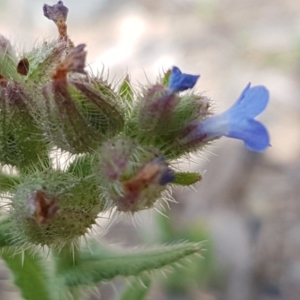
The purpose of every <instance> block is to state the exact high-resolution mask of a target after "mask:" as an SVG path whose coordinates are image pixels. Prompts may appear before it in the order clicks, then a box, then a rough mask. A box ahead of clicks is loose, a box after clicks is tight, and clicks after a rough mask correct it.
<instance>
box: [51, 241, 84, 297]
mask: <svg viewBox="0 0 300 300" xmlns="http://www.w3.org/2000/svg"><path fill="white" fill-rule="evenodd" d="M52 253H53V255H54V257H55V266H56V275H57V278H58V279H59V278H60V274H62V273H64V272H65V271H67V270H70V269H72V268H73V267H74V266H75V265H76V264H77V263H78V261H79V259H80V253H79V243H78V242H77V241H73V242H72V243H66V244H65V245H64V246H63V247H62V248H61V249H59V250H56V249H52ZM57 285H58V286H60V287H61V288H60V290H61V291H60V294H61V296H62V298H63V294H64V293H66V292H68V293H69V295H71V296H72V299H73V300H82V299H83V298H82V294H81V291H80V290H79V288H75V287H71V288H70V287H66V286H65V285H62V283H61V282H59V283H58V284H57Z"/></svg>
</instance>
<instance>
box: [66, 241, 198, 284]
mask: <svg viewBox="0 0 300 300" xmlns="http://www.w3.org/2000/svg"><path fill="white" fill-rule="evenodd" d="M200 251H201V246H200V244H199V243H180V244H174V245H170V246H163V247H160V248H157V249H152V250H143V251H139V252H138V251H136V252H130V253H128V252H125V251H123V252H121V251H119V252H112V251H111V250H108V249H103V248H99V247H98V248H97V249H94V248H93V249H92V253H91V252H88V251H85V252H84V253H82V256H81V259H80V261H79V262H78V263H77V264H76V265H74V266H73V267H70V269H69V270H66V271H65V272H64V273H62V274H61V276H62V280H63V281H64V283H65V285H67V286H69V287H72V286H78V285H93V284H95V283H98V282H101V281H109V280H112V279H113V278H115V277H116V276H125V277H128V276H146V274H149V275H150V274H151V272H153V271H163V270H164V269H165V268H166V267H170V266H172V265H174V264H176V263H178V262H181V261H182V260H183V259H184V258H186V257H189V256H192V255H195V254H197V253H199V252H200Z"/></svg>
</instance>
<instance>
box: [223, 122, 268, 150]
mask: <svg viewBox="0 0 300 300" xmlns="http://www.w3.org/2000/svg"><path fill="white" fill-rule="evenodd" d="M226 136H228V137H231V138H236V139H241V140H243V141H244V143H245V145H246V147H247V148H248V149H250V150H252V151H257V152H261V151H264V150H266V148H268V147H269V146H270V136H269V133H268V131H267V129H266V127H265V126H264V125H263V124H261V123H260V122H258V121H255V120H244V121H243V122H240V123H239V124H234V123H231V124H229V131H228V133H227V134H226Z"/></svg>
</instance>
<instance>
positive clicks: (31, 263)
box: [1, 250, 57, 300]
mask: <svg viewBox="0 0 300 300" xmlns="http://www.w3.org/2000/svg"><path fill="white" fill-rule="evenodd" d="M13 251H14V250H10V251H4V252H2V253H1V256H2V259H3V260H4V261H5V263H6V265H7V267H8V268H9V269H10V271H11V272H12V274H13V277H14V283H15V285H16V286H17V287H18V288H19V289H20V292H21V295H22V297H23V299H26V300H40V299H43V300H57V298H56V297H54V291H55V287H54V286H52V287H50V283H51V280H50V278H49V276H47V273H46V270H45V266H44V264H45V259H44V258H41V257H40V256H39V255H38V254H37V253H35V254H32V253H30V252H29V251H28V250H25V251H23V252H22V253H19V254H14V252H13Z"/></svg>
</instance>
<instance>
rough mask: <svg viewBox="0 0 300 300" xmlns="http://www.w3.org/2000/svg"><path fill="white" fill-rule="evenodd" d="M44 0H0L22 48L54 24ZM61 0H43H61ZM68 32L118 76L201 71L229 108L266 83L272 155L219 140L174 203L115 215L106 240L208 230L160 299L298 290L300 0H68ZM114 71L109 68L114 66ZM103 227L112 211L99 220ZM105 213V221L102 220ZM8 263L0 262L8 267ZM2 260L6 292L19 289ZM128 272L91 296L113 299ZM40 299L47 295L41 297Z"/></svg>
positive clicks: (218, 102)
mask: <svg viewBox="0 0 300 300" xmlns="http://www.w3.org/2000/svg"><path fill="white" fill-rule="evenodd" d="M44 3H45V2H44V0H43V1H41V0H34V1H25V0H0V33H1V34H3V35H4V36H6V37H8V38H9V39H10V40H11V41H12V43H13V44H14V45H16V47H17V49H18V50H19V51H20V53H21V52H22V51H24V50H29V49H30V48H31V47H32V46H33V45H35V44H37V43H39V42H41V41H43V39H45V38H56V37H57V32H56V27H55V25H54V24H53V23H52V22H51V21H49V20H47V19H46V18H45V17H44V16H43V12H42V6H43V4H44ZM55 3H56V1H50V0H49V1H47V4H49V5H54V4H55ZM64 4H65V5H66V6H67V7H69V10H70V11H69V18H68V27H69V35H70V37H71V39H72V40H73V41H74V43H75V45H76V44H79V43H86V44H87V51H88V58H87V59H88V63H89V64H90V68H91V70H92V71H93V72H96V71H97V70H100V71H102V70H104V72H105V74H107V76H109V78H110V79H112V80H115V82H118V81H119V80H120V79H121V78H122V77H123V76H124V75H125V74H126V73H127V72H129V73H130V76H131V80H132V83H133V84H139V83H145V82H147V81H152V82H155V80H156V79H155V78H156V76H157V75H158V74H159V73H161V72H162V71H163V70H166V69H168V68H169V67H171V66H172V65H176V66H178V67H180V68H181V69H182V71H184V72H185V73H190V74H201V78H200V80H199V81H198V83H197V89H198V90H199V91H203V92H204V93H205V94H206V95H207V96H208V97H210V98H211V99H212V100H213V101H214V107H215V112H221V111H223V110H224V109H226V108H227V107H228V106H230V105H231V104H232V103H233V102H234V101H235V100H236V99H237V97H238V96H239V95H240V93H241V91H242V90H243V88H244V87H245V86H246V85H247V83H248V82H251V83H252V84H253V85H260V84H263V85H265V86H267V88H268V89H269V90H270V94H271V99H270V105H269V107H268V109H267V110H266V111H265V112H264V114H263V115H262V116H261V117H260V120H261V121H262V122H263V123H264V124H266V126H267V127H268V129H269V132H270V135H271V143H272V147H271V148H270V149H268V150H267V151H266V152H265V153H262V154H257V153H252V152H250V151H247V150H246V149H245V148H244V146H243V144H242V142H241V141H235V140H227V139H222V140H220V141H217V142H216V143H215V144H214V145H213V146H212V147H211V148H210V149H209V150H210V151H207V153H204V154H203V153H201V155H198V156H197V155H196V156H195V157H193V162H190V163H182V167H183V168H185V169H189V170H193V171H203V172H204V171H205V175H204V178H203V180H202V181H201V182H200V183H199V184H197V185H196V186H195V190H196V191H195V190H193V189H178V190H175V191H174V193H173V196H174V198H175V199H176V201H178V203H177V204H172V205H171V210H166V211H165V212H164V213H165V214H167V215H168V216H169V218H165V217H162V216H161V215H160V214H158V213H157V212H155V211H152V212H150V213H144V214H140V215H138V216H136V223H138V225H136V226H133V222H125V223H124V222H123V221H120V222H118V223H117V222H115V223H113V225H112V226H111V228H110V230H109V232H108V234H106V235H105V237H103V238H101V239H106V240H107V241H108V242H110V243H115V244H118V245H122V246H128V247H132V246H137V245H141V244H143V245H145V244H146V245H153V244H157V245H158V244H162V243H168V242H172V241H174V240H182V239H184V240H186V239H189V240H195V241H199V240H206V242H205V244H204V245H205V246H204V247H205V248H206V249H207V250H206V251H205V252H203V258H202V259H197V260H195V261H194V262H192V263H187V264H186V267H185V268H179V269H178V270H177V272H175V273H173V274H168V275H167V276H166V277H165V278H161V279H159V280H157V281H156V282H154V284H153V287H152V290H151V292H150V294H149V296H148V299H149V300H150V299H155V300H164V299H167V300H196V299H197V300H198V299H199V300H273V299H274V300H275V299H276V300H299V299H300V196H299V195H300V84H299V82H300V3H299V2H298V1H294V0H285V1H279V0H265V1H259V0H243V1H239V0H139V1H138V0H127V1H126V0H123V1H122V0H86V1H81V0H72V1H71V0H69V1H68V0H65V1H64ZM108 70H109V73H108ZM100 222H101V225H102V226H104V227H105V221H104V220H103V221H102V220H100ZM102 223H103V224H102ZM3 269H4V266H1V270H3ZM1 270H0V277H1V279H2V280H0V299H4V300H5V299H19V295H18V293H17V292H16V291H15V290H14V288H13V287H12V285H11V284H10V281H9V275H8V273H7V272H4V271H1ZM123 285H124V282H123V281H122V280H120V279H117V280H115V281H114V283H113V284H107V285H102V286H101V287H100V288H99V289H100V295H101V296H99V295H96V296H92V297H91V299H105V300H106V299H107V300H111V299H118V297H119V295H120V293H121V291H122V287H123ZM41 299H42V298H41Z"/></svg>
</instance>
